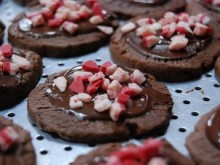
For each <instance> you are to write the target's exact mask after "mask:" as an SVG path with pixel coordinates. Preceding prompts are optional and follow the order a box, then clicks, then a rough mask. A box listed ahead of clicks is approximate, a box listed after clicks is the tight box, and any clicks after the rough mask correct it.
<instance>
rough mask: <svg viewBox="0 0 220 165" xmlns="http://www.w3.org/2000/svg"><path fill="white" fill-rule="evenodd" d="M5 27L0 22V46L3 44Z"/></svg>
mask: <svg viewBox="0 0 220 165" xmlns="http://www.w3.org/2000/svg"><path fill="white" fill-rule="evenodd" d="M4 30H5V25H4V24H3V23H2V22H1V21H0V44H2V42H3V37H4V35H3V34H4Z"/></svg>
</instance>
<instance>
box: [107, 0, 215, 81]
mask: <svg viewBox="0 0 220 165" xmlns="http://www.w3.org/2000/svg"><path fill="white" fill-rule="evenodd" d="M192 6H193V7H192ZM217 27H218V26H217V25H216V23H215V21H214V20H213V19H211V20H210V18H209V16H207V15H205V14H202V13H200V10H199V8H198V4H196V2H194V3H190V2H189V4H188V7H187V13H181V14H178V15H176V14H174V13H172V12H168V13H166V14H165V15H164V17H163V18H161V19H160V20H155V19H153V18H149V17H148V16H142V17H137V18H134V19H132V20H130V21H129V22H128V23H126V24H125V25H124V26H122V27H121V28H118V29H117V30H116V32H115V33H114V35H113V36H112V38H111V42H110V50H111V54H112V58H113V60H114V61H115V62H116V63H117V64H120V65H124V66H129V67H134V68H137V69H140V70H141V71H143V72H147V73H150V74H153V75H154V76H155V77H156V79H157V80H162V81H169V82H180V81H187V80H191V79H195V78H198V77H200V76H201V74H202V73H204V72H206V71H207V70H209V69H211V68H212V67H213V66H214V62H215V60H216V58H217V56H218V53H219V47H218V44H219V40H218V38H219V37H218V29H217ZM211 29H212V30H211Z"/></svg>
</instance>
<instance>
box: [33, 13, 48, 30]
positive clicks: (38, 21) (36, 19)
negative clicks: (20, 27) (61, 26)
mask: <svg viewBox="0 0 220 165" xmlns="http://www.w3.org/2000/svg"><path fill="white" fill-rule="evenodd" d="M31 22H32V25H33V26H34V27H37V26H41V25H44V23H45V21H44V17H43V16H42V15H41V14H39V15H36V16H34V17H32V18H31Z"/></svg>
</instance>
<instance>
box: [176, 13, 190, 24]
mask: <svg viewBox="0 0 220 165" xmlns="http://www.w3.org/2000/svg"><path fill="white" fill-rule="evenodd" d="M189 18H190V16H189V14H187V13H180V14H178V21H183V22H189Z"/></svg>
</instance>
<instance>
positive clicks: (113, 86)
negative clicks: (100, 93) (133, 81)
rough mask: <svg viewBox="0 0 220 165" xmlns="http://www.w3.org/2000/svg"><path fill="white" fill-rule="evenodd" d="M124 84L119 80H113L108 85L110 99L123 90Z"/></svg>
mask: <svg viewBox="0 0 220 165" xmlns="http://www.w3.org/2000/svg"><path fill="white" fill-rule="evenodd" d="M121 90H122V86H121V84H120V83H119V82H118V81H117V80H113V81H112V82H111V83H110V84H109V86H108V90H107V93H108V96H109V98H110V99H114V98H116V97H117V95H118V94H119V93H120V92H121Z"/></svg>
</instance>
